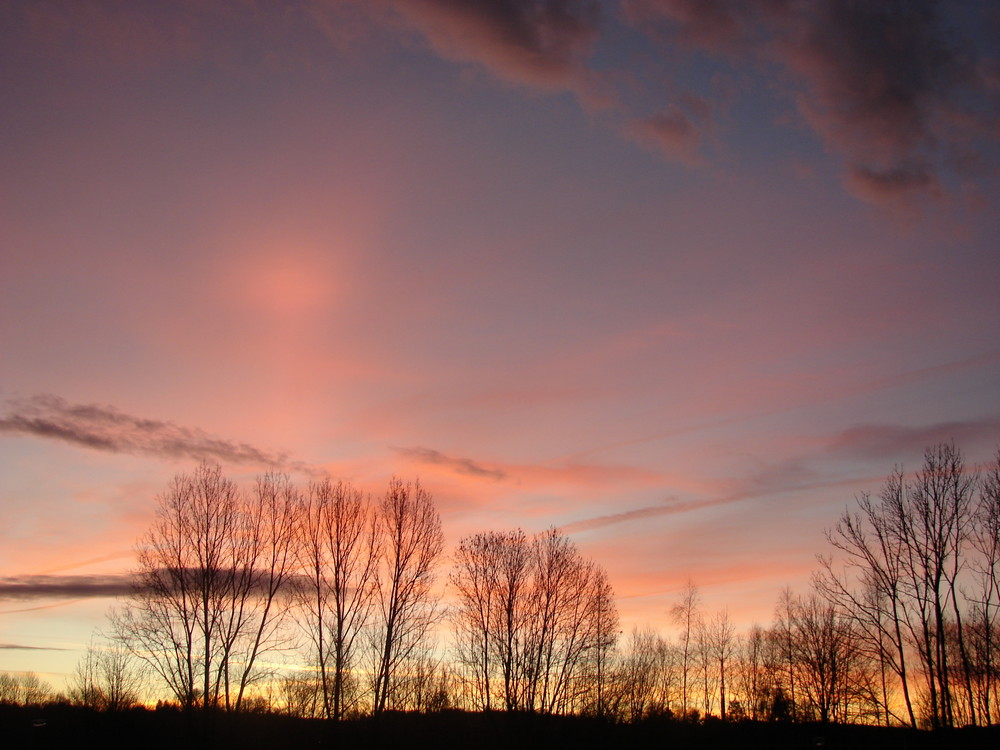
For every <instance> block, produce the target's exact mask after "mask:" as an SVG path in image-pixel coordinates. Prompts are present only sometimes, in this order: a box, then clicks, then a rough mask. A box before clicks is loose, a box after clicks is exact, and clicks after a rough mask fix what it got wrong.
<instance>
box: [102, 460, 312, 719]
mask: <svg viewBox="0 0 1000 750" xmlns="http://www.w3.org/2000/svg"><path fill="white" fill-rule="evenodd" d="M158 501H159V502H158V507H157V511H156V516H155V518H154V521H153V524H152V527H151V528H150V530H149V531H148V532H147V533H146V535H145V536H144V537H143V538H142V539H141V541H140V544H139V548H138V552H137V558H138V569H137V570H136V572H135V574H134V576H133V589H132V594H131V596H130V597H129V599H128V603H127V606H125V607H123V608H121V609H120V610H117V612H116V614H115V615H114V617H113V618H112V626H113V629H114V632H115V637H116V638H117V640H118V641H119V642H120V643H122V644H123V645H124V646H125V647H126V648H127V649H128V650H130V651H131V653H133V654H134V655H135V656H138V657H139V658H140V659H143V660H144V661H146V662H147V663H148V664H149V666H150V667H151V668H152V669H153V670H154V672H156V674H158V675H159V676H160V677H161V678H162V679H163V681H164V682H165V683H166V685H167V686H168V688H169V689H170V690H171V692H172V693H173V694H174V696H175V697H176V698H177V700H178V701H179V702H180V703H181V704H182V705H184V706H187V707H193V706H196V705H200V706H203V707H206V708H212V707H218V706H224V707H225V708H227V709H232V710H239V709H240V708H241V705H242V701H243V699H244V696H245V692H246V689H247V687H248V686H249V685H250V684H251V683H252V682H253V680H254V679H255V678H256V676H257V675H258V674H259V670H258V669H257V667H258V664H257V661H258V657H259V656H260V655H261V654H262V653H264V652H266V651H267V650H269V649H271V648H274V647H275V645H276V638H277V633H278V630H277V623H278V620H279V618H280V615H281V614H282V612H283V607H282V606H281V594H282V592H283V589H284V588H285V586H286V584H287V583H288V581H289V578H290V576H291V574H292V572H293V569H294V568H293V557H292V548H291V541H292V531H293V526H292V520H293V519H294V518H295V515H296V513H295V506H296V503H297V494H296V492H295V490H294V487H292V485H291V483H290V482H289V481H288V480H287V478H286V477H282V476H278V475H265V476H264V477H262V478H261V479H260V480H259V481H258V483H257V485H256V488H255V490H254V491H253V492H251V493H250V495H249V496H243V495H242V494H241V493H240V492H239V490H238V488H237V486H236V485H235V484H234V483H233V482H232V481H231V480H229V479H227V478H226V477H225V476H223V474H222V469H221V467H219V466H218V465H212V464H207V463H203V464H201V465H200V466H199V467H197V469H195V471H194V473H192V474H190V475H187V474H179V475H177V476H176V477H175V478H174V480H173V482H172V483H171V485H170V487H169V488H168V489H167V491H166V492H165V493H163V494H162V495H160V496H159V498H158Z"/></svg>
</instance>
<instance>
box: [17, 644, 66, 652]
mask: <svg viewBox="0 0 1000 750" xmlns="http://www.w3.org/2000/svg"><path fill="white" fill-rule="evenodd" d="M68 650H69V649H65V648H57V647H55V646H22V645H20V644H17V643H0V651H68Z"/></svg>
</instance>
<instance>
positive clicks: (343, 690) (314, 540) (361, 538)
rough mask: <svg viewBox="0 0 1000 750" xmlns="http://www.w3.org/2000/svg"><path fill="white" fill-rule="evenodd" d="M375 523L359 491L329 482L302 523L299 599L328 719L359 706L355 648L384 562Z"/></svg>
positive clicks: (313, 496) (319, 488)
mask: <svg viewBox="0 0 1000 750" xmlns="http://www.w3.org/2000/svg"><path fill="white" fill-rule="evenodd" d="M373 523H374V517H373V515H372V512H371V509H370V507H369V505H368V503H367V502H366V501H365V499H364V497H363V496H362V494H361V492H360V491H359V490H356V489H355V488H353V487H352V486H351V485H349V484H345V483H343V482H338V483H337V484H332V483H331V482H330V481H329V480H324V481H321V482H317V483H314V484H312V485H311V486H310V488H309V493H308V498H307V501H306V503H305V504H304V506H303V509H302V513H301V516H300V518H299V525H298V534H297V541H298V545H297V557H298V561H299V567H300V570H302V572H303V576H302V578H301V585H300V586H299V587H298V598H299V602H300V604H301V605H302V610H303V612H304V614H305V617H304V618H301V619H302V624H303V627H304V628H305V630H306V632H307V634H308V636H309V638H310V641H311V643H312V646H313V649H314V652H315V657H316V664H317V666H318V670H319V678H320V686H321V692H322V696H323V704H322V705H323V715H324V716H325V717H326V718H334V719H341V718H343V716H344V714H345V712H346V711H348V710H349V709H351V708H352V707H353V705H354V702H353V700H352V695H351V693H352V690H351V688H352V686H353V685H354V684H355V683H356V680H354V679H352V667H353V666H354V664H355V661H356V657H355V646H356V644H357V640H358V638H359V636H360V635H361V633H362V632H363V630H364V628H365V626H366V625H367V624H368V621H369V617H370V615H371V611H372V606H373V603H374V598H373V597H374V593H375V573H376V565H377V562H378V557H377V552H378V549H377V547H376V538H377V535H376V533H375V529H374V527H373Z"/></svg>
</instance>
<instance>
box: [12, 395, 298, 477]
mask: <svg viewBox="0 0 1000 750" xmlns="http://www.w3.org/2000/svg"><path fill="white" fill-rule="evenodd" d="M7 403H8V411H7V413H6V414H4V415H3V416H0V434H8V435H26V436H31V437H39V438H44V439H48V440H57V441H60V442H63V443H68V444H70V445H75V446H79V447H81V448H90V449H92V450H99V451H104V452H107V453H126V454H133V455H145V456H154V457H159V458H193V459H196V460H203V459H211V460H216V461H222V462H226V463H235V464H250V465H258V466H267V467H276V468H289V469H296V470H301V471H307V472H308V471H309V468H308V467H306V466H304V465H302V464H299V463H297V462H291V461H289V459H288V455H287V454H285V453H275V452H272V451H267V450H263V449H261V448H257V447H255V446H253V445H249V444H248V443H241V442H236V441H232V440H224V439H222V438H217V437H213V436H212V435H209V434H208V433H206V432H204V431H203V430H200V429H198V428H195V427H184V426H182V425H178V424H175V423H173V422H169V421H163V420H158V419H146V418H143V417H137V416H134V415H132V414H126V413H125V412H122V411H119V410H118V409H116V408H115V407H113V406H108V405H102V404H71V403H69V402H67V401H66V400H65V399H63V398H60V397H59V396H54V395H52V394H39V395H36V396H32V397H30V398H25V399H13V400H10V401H8V402H7Z"/></svg>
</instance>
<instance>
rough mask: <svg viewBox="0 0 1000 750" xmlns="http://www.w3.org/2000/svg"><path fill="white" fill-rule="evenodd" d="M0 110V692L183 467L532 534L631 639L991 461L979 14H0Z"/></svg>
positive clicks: (997, 351)
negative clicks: (883, 501) (580, 575)
mask: <svg viewBox="0 0 1000 750" xmlns="http://www.w3.org/2000/svg"><path fill="white" fill-rule="evenodd" d="M0 101H2V102H3V106H2V107H0V133H2V136H0V671H3V670H9V671H17V670H35V671H37V672H40V673H41V674H42V675H43V676H44V677H47V678H48V679H49V680H50V681H52V682H53V683H54V684H57V685H58V684H60V681H61V680H62V679H63V678H64V677H65V675H66V674H68V673H69V672H71V671H72V669H73V666H74V665H75V663H76V661H77V660H78V658H79V656H80V652H81V649H82V648H83V647H84V646H85V645H86V643H87V642H88V641H89V639H90V638H91V635H92V633H93V632H94V631H95V629H96V628H100V627H101V626H102V625H103V623H104V616H105V612H106V611H107V609H108V607H109V606H110V605H111V604H112V603H113V602H114V596H115V595H116V594H117V593H119V592H120V591H122V588H123V582H124V581H126V580H127V574H128V571H129V570H130V568H131V567H132V566H133V565H134V547H135V543H136V539H137V537H138V536H139V535H140V534H142V533H143V531H144V530H145V529H146V528H147V527H148V525H149V523H150V521H151V519H152V517H153V512H154V508H155V503H156V496H157V494H158V493H160V492H162V491H163V490H164V489H165V488H166V486H167V483H168V482H169V481H170V479H171V478H172V477H173V476H174V475H176V474H177V473H178V472H185V471H190V470H191V469H192V468H193V467H194V466H196V465H197V463H198V462H199V461H201V460H210V461H218V462H219V463H221V464H222V465H223V467H224V469H225V471H226V473H227V474H228V475H230V476H231V477H233V478H234V479H236V480H238V481H240V482H243V483H249V482H250V481H252V478H253V477H254V476H255V475H257V474H258V473H261V472H263V471H267V470H269V469H277V470H280V471H285V472H287V473H289V474H290V475H291V476H292V477H293V478H295V480H296V481H298V482H301V483H302V484H305V483H306V482H308V481H309V480H310V478H314V477H317V476H320V475H321V474H323V473H328V474H329V475H331V476H333V477H335V478H340V479H344V480H349V481H351V482H354V483H355V484H356V485H358V486H359V487H362V488H364V489H366V490H368V491H370V492H372V493H373V494H375V495H377V494H378V493H379V492H381V491H382V490H383V489H384V487H385V485H386V483H387V482H388V479H389V478H390V477H391V476H393V475H396V476H399V477H402V478H405V479H418V478H419V480H420V482H421V483H422V485H423V486H424V487H426V488H427V489H428V490H429V491H430V492H431V493H432V494H433V495H434V497H435V500H436V502H437V507H438V509H439V511H440V513H441V516H442V522H443V526H444V531H445V535H446V538H447V540H448V543H449V545H454V544H455V543H457V541H458V540H459V539H461V538H462V537H463V536H465V535H467V534H471V533H475V532H478V531H484V530H503V529H510V528H514V527H520V528H523V529H524V530H525V531H527V532H529V533H534V532H538V531H542V530H544V529H547V528H549V527H552V526H556V527H559V528H561V529H563V530H564V531H565V532H566V533H567V534H569V535H570V536H571V537H572V539H573V540H574V541H575V542H576V544H577V545H578V546H579V548H580V549H581V551H582V552H583V554H584V555H585V556H588V557H591V558H593V559H595V560H596V561H597V562H599V563H600V564H601V565H603V566H604V567H605V568H606V570H607V571H608V574H609V577H610V580H611V583H612V585H613V587H614V589H615V592H616V595H617V597H618V605H619V610H620V613H621V617H622V626H623V629H625V630H626V631H627V630H628V629H629V628H631V627H632V626H634V625H645V624H649V625H651V626H654V627H656V628H659V629H660V630H661V631H662V632H664V633H669V632H670V631H671V624H670V621H669V617H668V611H669V609H670V606H671V605H672V604H673V603H674V602H675V601H677V599H678V597H679V592H680V590H681V588H682V587H683V586H684V585H685V583H686V582H687V581H689V580H690V581H692V582H694V583H695V584H696V585H697V586H698V587H699V589H700V591H701V596H702V599H703V603H704V606H705V609H706V611H707V612H712V611H715V610H718V609H722V608H724V607H725V608H728V611H729V613H730V616H731V617H732V619H733V620H734V621H735V622H736V623H737V624H738V625H740V626H741V627H746V626H748V625H749V624H751V623H752V622H754V621H757V622H761V623H764V624H766V623H767V622H769V621H770V618H771V613H772V610H773V607H774V603H775V601H776V599H777V597H778V595H779V593H780V591H781V589H782V588H783V587H785V586H791V587H793V588H794V589H795V590H797V591H800V592H805V591H806V590H807V587H808V583H809V576H810V574H811V572H812V571H813V570H815V569H816V567H817V563H816V554H817V553H823V552H825V551H827V545H826V542H825V539H824V530H825V529H826V528H829V527H830V526H832V525H833V524H834V523H835V522H836V519H837V517H838V516H839V515H840V513H842V512H843V510H844V509H845V508H847V507H849V506H850V505H851V504H852V503H853V502H854V498H855V497H856V496H857V495H858V493H861V492H864V491H871V492H873V493H875V492H877V491H878V489H879V487H880V485H881V483H882V481H883V480H884V478H885V476H886V475H887V474H888V473H889V472H890V471H891V470H892V469H893V467H894V466H896V465H901V466H902V467H903V468H904V470H907V471H914V470H916V469H917V468H919V466H920V463H921V461H922V457H923V452H924V450H925V448H926V447H928V446H930V445H933V444H936V443H939V442H942V441H952V440H953V441H954V442H955V443H956V445H958V447H960V448H961V449H962V451H963V452H964V454H965V457H966V459H967V461H968V463H969V464H970V466H971V465H975V464H981V463H983V462H986V461H989V460H990V459H991V457H993V456H995V454H996V451H997V448H998V445H1000V296H998V294H997V289H998V282H1000V254H998V252H997V243H998V238H1000V201H998V198H1000V192H998V187H1000V180H998V177H1000V158H998V157H1000V136H998V134H1000V11H998V9H997V8H996V6H995V4H993V3H991V2H988V1H987V0H981V1H979V0H969V1H967V2H932V1H930V0H881V1H880V2H848V1H847V0H754V1H753V2H744V1H742V0H700V1H699V0H606V1H605V2H591V1H589V0H477V1H475V2H473V1H471V0H469V1H464V0H368V1H363V0H298V1H293V0H289V1H288V2H280V3H276V2H263V1H261V2H254V0H219V1H217V2H211V3H205V2H195V1H194V0H191V1H185V0H176V1H175V2H166V3H155V4H154V3H133V2H126V1H124V0H121V1H119V2H112V1H110V0H108V1H103V0H72V1H65V2H60V1H57V0H31V1H27V0H9V1H8V2H5V3H3V4H2V5H0Z"/></svg>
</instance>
